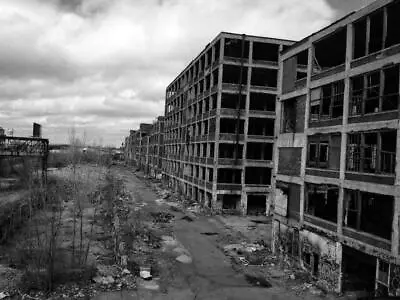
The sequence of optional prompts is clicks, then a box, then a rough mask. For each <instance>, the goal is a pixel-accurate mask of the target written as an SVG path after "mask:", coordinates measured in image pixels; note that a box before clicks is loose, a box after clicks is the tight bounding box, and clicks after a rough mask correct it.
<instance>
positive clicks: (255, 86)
mask: <svg viewBox="0 0 400 300" xmlns="http://www.w3.org/2000/svg"><path fill="white" fill-rule="evenodd" d="M292 44H293V42H292V41H287V40H279V39H273V38H265V37H256V36H247V35H240V34H232V33H225V32H222V33H220V34H219V35H218V36H217V37H216V38H215V39H214V40H212V41H211V42H210V43H209V44H208V45H207V46H206V47H205V49H204V50H203V51H202V52H201V53H200V54H199V55H198V56H197V57H196V58H195V59H194V60H193V61H192V62H191V63H190V64H189V65H188V66H187V67H186V68H185V69H184V70H183V71H182V72H181V73H180V74H179V75H178V76H177V77H176V79H175V80H174V81H173V82H172V83H171V84H170V85H169V86H168V87H167V90H166V102H165V135H164V147H165V164H164V173H165V176H166V178H167V179H168V181H169V182H170V184H171V185H172V186H174V187H175V188H176V189H178V190H180V191H181V192H182V193H184V194H185V195H186V196H188V197H190V198H192V199H194V200H196V201H199V202H201V203H203V204H204V205H206V206H209V207H212V208H214V209H218V210H219V209H227V210H232V209H233V210H239V211H241V212H242V213H247V212H249V213H257V212H261V213H265V210H266V203H267V199H268V198H269V194H270V183H271V171H272V165H273V164H272V153H273V142H274V121H275V102H276V95H277V78H278V57H279V51H281V50H282V49H285V48H286V47H288V46H289V45H292Z"/></svg>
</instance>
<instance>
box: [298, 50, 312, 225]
mask: <svg viewBox="0 0 400 300" xmlns="http://www.w3.org/2000/svg"><path fill="white" fill-rule="evenodd" d="M313 63H314V46H313V45H312V44H311V45H310V47H309V48H308V65H307V95H306V105H305V109H304V114H305V116H304V147H303V148H302V149H301V165H300V178H301V185H300V224H302V223H303V221H304V209H305V201H306V200H305V182H304V180H305V175H306V163H307V139H308V137H307V130H308V120H309V117H310V98H311V93H310V86H311V75H312V71H313Z"/></svg>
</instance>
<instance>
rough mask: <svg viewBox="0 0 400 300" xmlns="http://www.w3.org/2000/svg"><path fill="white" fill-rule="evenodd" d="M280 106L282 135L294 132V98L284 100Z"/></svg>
mask: <svg viewBox="0 0 400 300" xmlns="http://www.w3.org/2000/svg"><path fill="white" fill-rule="evenodd" d="M282 105H283V117H282V121H283V122H282V133H287V132H296V116H297V113H296V98H294V99H288V100H285V101H283V102H282Z"/></svg>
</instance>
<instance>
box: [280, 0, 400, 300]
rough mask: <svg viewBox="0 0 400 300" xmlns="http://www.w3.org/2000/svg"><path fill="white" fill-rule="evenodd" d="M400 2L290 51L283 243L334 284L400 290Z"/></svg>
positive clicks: (371, 9)
mask: <svg viewBox="0 0 400 300" xmlns="http://www.w3.org/2000/svg"><path fill="white" fill-rule="evenodd" d="M399 16H400V2H399V1H388V0H379V1H375V2H374V3H372V4H371V5H369V6H367V7H364V8H363V9H361V10H359V11H356V12H353V13H351V14H349V15H347V16H346V17H344V18H342V19H341V20H339V21H337V22H335V23H333V24H332V25H330V26H328V27H326V28H324V29H322V30H321V31H319V32H317V33H314V34H312V35H311V36H309V37H307V38H305V39H303V40H302V41H300V42H298V43H296V44H295V45H293V46H292V47H291V48H289V49H287V50H286V51H284V52H283V53H281V56H280V59H279V65H280V69H281V70H282V72H281V74H280V78H279V83H280V84H279V90H280V91H279V93H280V97H279V101H278V103H277V120H276V128H275V136H277V140H276V143H275V149H274V150H275V151H274V161H275V162H276V163H275V165H274V175H275V177H274V179H273V187H274V188H273V194H274V200H275V202H274V206H275V210H274V211H275V214H274V220H273V235H274V243H273V246H274V250H275V251H286V253H287V254H288V255H289V256H290V257H292V258H293V259H294V260H295V261H298V262H299V263H301V265H302V266H303V267H306V268H308V269H309V270H310V272H312V273H313V274H314V275H315V276H316V277H318V278H319V279H320V280H321V281H323V282H324V283H325V284H326V285H327V286H328V287H329V288H330V289H331V290H336V291H338V292H340V291H344V290H346V291H349V290H369V291H371V293H373V292H375V293H376V294H379V295H382V294H392V295H394V294H396V293H397V294H399V291H400V290H399V288H400V266H399V263H400V257H399V251H400V248H399V238H400V237H399V225H400V224H399V219H400V215H399V213H400V186H399V183H400V163H399V154H400V153H399V149H400V148H399V147H397V146H398V145H399V141H400V132H399V105H398V102H399V85H400V81H399V71H400V70H399V64H400V18H399Z"/></svg>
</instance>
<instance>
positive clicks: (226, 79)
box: [222, 64, 247, 85]
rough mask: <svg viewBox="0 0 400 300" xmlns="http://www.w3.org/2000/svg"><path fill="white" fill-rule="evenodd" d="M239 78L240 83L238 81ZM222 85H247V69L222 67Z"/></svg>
mask: <svg viewBox="0 0 400 300" xmlns="http://www.w3.org/2000/svg"><path fill="white" fill-rule="evenodd" d="M240 78H241V79H242V81H240ZM222 79H223V83H231V84H240V82H241V83H242V84H243V85H246V84H247V67H241V66H233V65H226V64H225V65H224V67H223V76H222Z"/></svg>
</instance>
